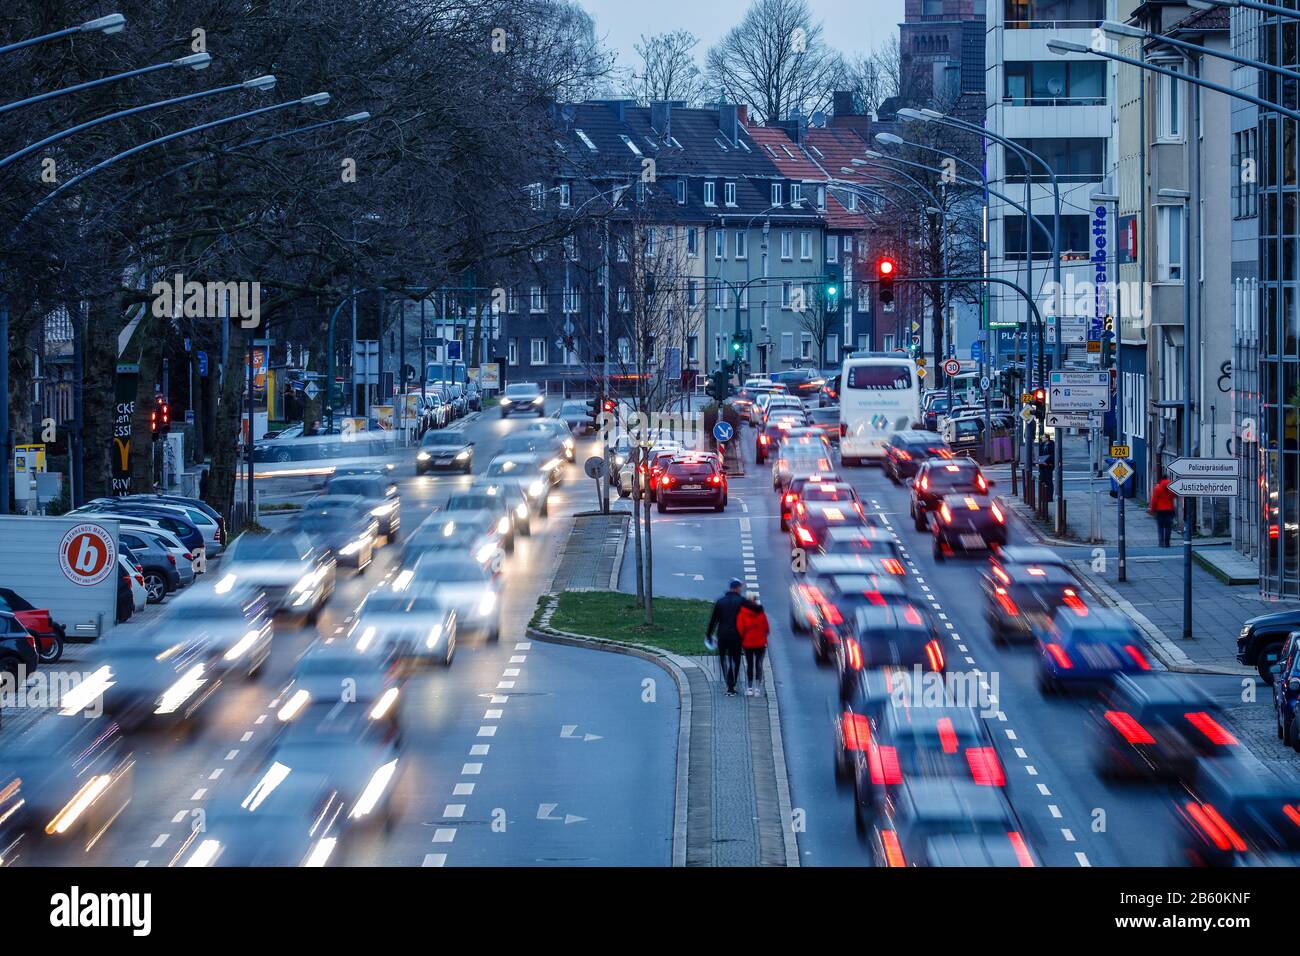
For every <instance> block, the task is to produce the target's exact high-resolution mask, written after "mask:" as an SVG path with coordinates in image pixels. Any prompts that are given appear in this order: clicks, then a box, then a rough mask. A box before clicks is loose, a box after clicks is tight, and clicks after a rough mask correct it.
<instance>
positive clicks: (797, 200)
mask: <svg viewBox="0 0 1300 956" xmlns="http://www.w3.org/2000/svg"><path fill="white" fill-rule="evenodd" d="M790 205H791V206H796V207H797V206H801V205H803V187H802V186H801V185H799V184H798V183H791V184H790Z"/></svg>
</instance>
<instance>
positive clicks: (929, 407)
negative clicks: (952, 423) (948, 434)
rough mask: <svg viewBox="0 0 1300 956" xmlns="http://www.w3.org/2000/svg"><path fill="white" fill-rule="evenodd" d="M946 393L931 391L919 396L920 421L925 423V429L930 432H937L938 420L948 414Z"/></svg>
mask: <svg viewBox="0 0 1300 956" xmlns="http://www.w3.org/2000/svg"><path fill="white" fill-rule="evenodd" d="M948 409H949V403H948V393H947V391H943V390H937V389H936V390H932V391H929V392H926V393H925V394H924V395H922V396H921V420H922V421H923V422H924V423H925V428H926V430H927V431H930V432H937V431H938V430H939V419H940V418H941V417H943V416H944V415H946V414H947V413H948Z"/></svg>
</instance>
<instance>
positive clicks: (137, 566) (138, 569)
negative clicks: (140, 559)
mask: <svg viewBox="0 0 1300 956" xmlns="http://www.w3.org/2000/svg"><path fill="white" fill-rule="evenodd" d="M135 569H136V570H137V571H140V572H142V573H143V571H144V568H143V567H142V566H141V565H138V564H137V565H136V566H135Z"/></svg>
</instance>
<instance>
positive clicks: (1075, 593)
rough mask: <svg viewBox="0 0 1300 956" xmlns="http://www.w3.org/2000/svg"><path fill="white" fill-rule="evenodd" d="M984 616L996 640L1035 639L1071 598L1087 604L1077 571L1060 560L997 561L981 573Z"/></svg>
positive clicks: (999, 642)
mask: <svg viewBox="0 0 1300 956" xmlns="http://www.w3.org/2000/svg"><path fill="white" fill-rule="evenodd" d="M980 589H981V590H982V591H983V592H984V619H985V621H986V622H987V623H988V627H989V634H990V635H992V637H993V643H995V644H1005V643H1006V642H1007V641H1032V640H1034V639H1035V638H1036V637H1037V636H1038V634H1039V633H1040V632H1042V631H1045V630H1047V628H1048V627H1049V626H1050V625H1051V621H1052V617H1053V616H1054V615H1055V614H1056V612H1057V611H1058V610H1059V609H1060V608H1062V607H1065V606H1066V604H1067V603H1069V602H1076V603H1077V604H1078V605H1079V606H1082V605H1083V598H1082V593H1083V589H1082V587H1081V586H1080V585H1079V582H1078V580H1077V579H1076V578H1075V576H1074V574H1073V573H1071V572H1070V571H1069V570H1067V569H1066V568H1063V567H1061V566H1060V565H1056V564H1017V563H1010V564H1005V565H1004V564H996V563H992V562H990V564H989V567H988V568H986V569H985V570H984V572H983V573H982V574H981V575H980Z"/></svg>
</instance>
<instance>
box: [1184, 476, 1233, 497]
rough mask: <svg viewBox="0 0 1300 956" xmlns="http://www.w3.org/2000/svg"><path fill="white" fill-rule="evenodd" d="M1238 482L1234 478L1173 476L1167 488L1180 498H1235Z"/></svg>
mask: <svg viewBox="0 0 1300 956" xmlns="http://www.w3.org/2000/svg"><path fill="white" fill-rule="evenodd" d="M1240 484H1241V482H1240V481H1238V480H1237V479H1236V478H1175V479H1174V480H1173V481H1171V482H1169V490H1170V491H1172V492H1173V493H1174V494H1176V495H1177V496H1178V497H1180V498H1235V497H1236V496H1237V493H1238V492H1239V491H1240V490H1241V489H1240Z"/></svg>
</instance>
